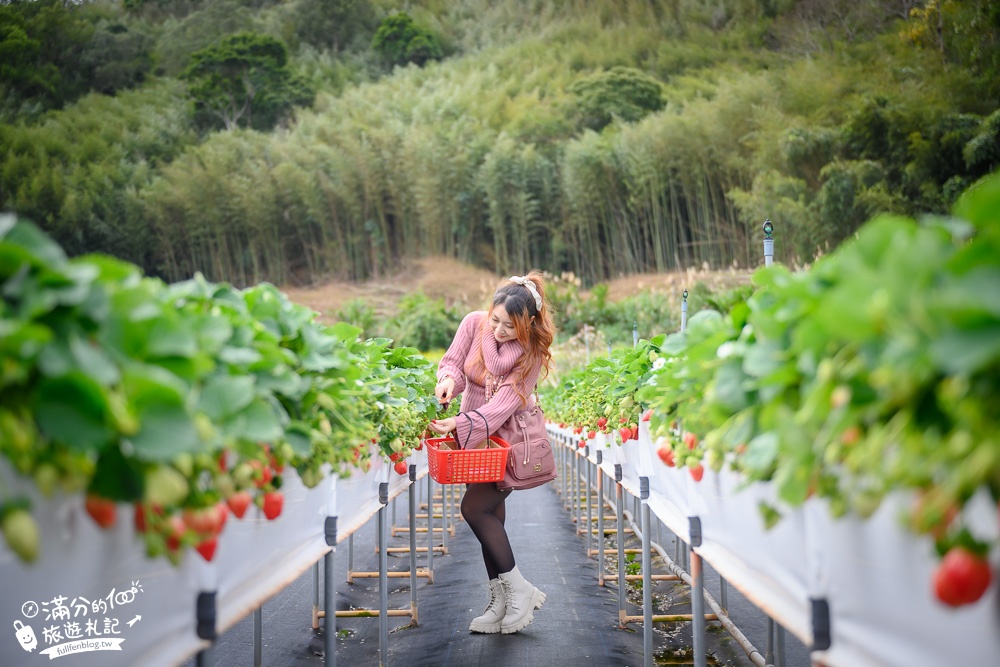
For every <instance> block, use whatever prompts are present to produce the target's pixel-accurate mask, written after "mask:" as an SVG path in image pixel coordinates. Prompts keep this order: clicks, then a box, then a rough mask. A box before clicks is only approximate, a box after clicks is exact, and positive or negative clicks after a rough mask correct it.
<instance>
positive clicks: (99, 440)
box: [34, 372, 115, 450]
mask: <svg viewBox="0 0 1000 667" xmlns="http://www.w3.org/2000/svg"><path fill="white" fill-rule="evenodd" d="M34 412H35V419H36V420H37V421H38V426H39V428H40V429H41V430H42V432H43V433H45V434H46V435H47V436H48V437H49V438H51V439H53V440H55V441H57V442H61V443H64V444H66V445H68V446H70V447H72V448H74V449H81V450H82V449H100V448H103V447H104V446H106V445H107V444H109V443H110V442H111V441H112V439H113V438H114V437H115V434H114V432H113V431H112V429H111V428H110V427H109V426H108V424H109V410H108V400H107V396H106V395H105V394H104V390H103V389H102V388H101V386H100V385H99V384H98V383H97V382H95V381H94V380H93V379H91V378H89V377H87V376H86V375H83V374H82V373H79V372H72V373H67V374H66V375H64V376H62V377H57V378H46V379H44V380H42V381H41V382H40V383H39V386H38V392H37V394H36V395H35V398H34Z"/></svg>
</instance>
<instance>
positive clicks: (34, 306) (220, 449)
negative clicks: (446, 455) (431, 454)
mask: <svg viewBox="0 0 1000 667" xmlns="http://www.w3.org/2000/svg"><path fill="white" fill-rule="evenodd" d="M0 287H2V292H3V299H2V300H0V331H2V332H3V334H2V335H0V457H2V458H3V459H5V460H6V462H7V463H8V464H9V466H10V468H12V469H13V470H14V471H15V472H16V473H18V474H20V475H22V476H25V477H29V478H32V479H33V480H34V482H35V484H36V486H37V487H38V489H39V490H40V491H41V492H42V493H43V494H46V495H49V494H52V493H53V492H54V491H55V490H56V489H57V488H61V489H62V491H63V492H66V493H82V494H85V495H86V501H85V502H81V506H84V505H85V506H86V510H87V511H88V513H89V514H90V515H91V516H92V517H93V519H94V520H95V521H96V522H97V523H98V525H101V526H109V525H111V524H112V523H113V522H114V520H115V510H116V505H117V503H122V502H128V503H133V504H134V505H135V506H136V508H137V509H136V515H135V517H134V520H135V522H136V525H137V528H139V529H140V530H139V533H140V535H141V536H142V539H143V540H144V541H145V544H146V550H147V553H148V554H149V555H151V556H157V555H161V554H166V555H167V556H168V557H169V558H171V560H172V561H175V562H176V561H177V560H178V559H179V558H180V557H181V556H182V554H183V549H184V548H185V547H189V546H191V547H196V546H198V545H203V546H202V551H204V553H203V554H202V555H203V556H205V557H209V554H211V553H214V552H212V549H211V547H210V545H209V544H208V543H209V542H210V540H211V538H212V537H213V536H214V535H218V534H219V533H220V532H221V530H222V526H223V524H222V522H221V521H220V522H218V525H217V527H213V528H212V529H211V530H206V528H209V527H210V526H209V524H210V523H212V521H213V518H212V513H213V512H214V513H215V516H216V517H218V512H219V510H218V507H220V503H222V502H227V503H228V504H229V506H230V507H231V508H232V511H233V512H234V513H236V514H237V515H242V513H243V512H245V511H246V507H247V505H248V504H249V502H257V503H258V504H259V505H261V506H262V509H265V514H266V515H274V516H277V515H278V514H280V503H279V502H278V501H276V500H275V498H278V497H280V488H281V485H282V481H283V479H282V476H283V475H284V474H287V471H288V468H289V466H291V467H294V468H295V470H296V472H297V473H298V475H299V476H300V477H301V479H302V481H303V483H304V484H305V485H306V486H307V487H311V486H315V485H316V484H318V483H319V482H320V481H321V480H322V479H323V477H324V476H325V475H326V474H330V473H331V472H332V474H338V475H346V474H349V473H350V471H351V470H352V469H354V468H355V467H362V468H364V467H366V466H367V464H368V454H367V449H366V448H363V447H359V443H367V442H369V441H370V440H371V439H373V438H374V439H375V440H376V441H377V442H379V443H380V445H381V446H382V448H383V451H385V453H387V454H388V453H389V452H390V451H396V452H401V453H403V454H408V453H409V451H410V449H411V448H412V447H414V446H416V445H417V444H418V443H419V436H420V433H421V431H422V430H423V427H424V426H425V425H426V422H427V421H428V419H429V418H430V417H432V416H433V415H434V413H435V412H436V411H437V408H438V405H437V401H436V399H435V398H434V397H433V386H434V383H433V375H432V373H431V365H430V363H429V362H427V361H426V360H425V359H423V357H421V356H420V355H419V354H418V353H417V351H416V350H414V349H413V348H392V347H391V345H390V342H391V341H388V340H386V339H375V340H369V341H361V340H359V339H358V333H359V330H358V329H356V328H354V327H350V326H348V325H344V324H338V325H335V326H330V327H328V326H325V325H322V324H320V323H318V322H317V321H316V318H315V313H313V312H312V311H310V310H308V309H306V308H304V307H301V306H297V305H295V304H292V303H290V302H289V301H288V299H287V298H286V297H285V296H284V295H283V294H282V293H281V292H280V291H278V290H277V289H276V288H275V287H273V286H271V285H266V284H263V285H258V286H255V287H251V288H248V289H243V290H239V289H236V288H234V287H232V286H230V285H226V284H215V283H210V282H208V281H206V280H205V279H204V278H203V277H202V276H200V275H196V276H195V277H193V278H192V279H190V280H187V281H183V282H180V283H176V284H172V285H167V284H165V283H163V282H162V281H159V280H157V279H153V278H147V277H144V276H142V275H141V273H140V272H139V270H138V269H137V268H136V267H135V266H133V265H130V264H127V263H124V262H120V261H118V260H115V259H111V258H108V257H99V256H88V257H78V258H73V259H70V258H67V257H66V255H65V254H64V253H63V251H62V249H61V248H59V246H58V245H56V244H55V243H53V242H52V241H51V240H49V239H48V238H47V237H46V236H45V235H44V234H43V233H42V232H40V231H39V230H38V229H37V228H36V227H34V226H33V225H31V224H29V223H26V222H19V221H17V220H16V218H15V217H14V216H12V215H2V216H0ZM265 499H268V500H265ZM0 503H2V504H3V506H4V507H8V506H11V507H15V506H16V507H20V508H21V510H20V511H24V512H29V511H30V508H29V507H28V506H27V502H26V500H25V499H23V498H13V497H12V498H6V499H0ZM12 516H13V519H10V521H9V523H10V525H11V526H12V528H11V529H10V530H5V535H6V534H9V535H11V536H13V537H12V538H11V539H10V540H8V544H10V545H11V546H12V547H14V548H16V549H18V550H19V551H18V553H20V554H21V555H22V557H27V556H29V555H31V554H32V553H33V550H32V549H31V548H30V546H31V540H30V539H27V538H29V537H30V535H29V533H30V532H31V531H30V527H28V523H27V522H25V521H24V517H23V515H21V514H19V513H15V514H13V515H12ZM28 516H29V518H30V514H28ZM212 525H213V526H214V525H215V524H214V523H213V524H212ZM26 527H28V528H26ZM15 529H16V530H15ZM15 545H17V546H15Z"/></svg>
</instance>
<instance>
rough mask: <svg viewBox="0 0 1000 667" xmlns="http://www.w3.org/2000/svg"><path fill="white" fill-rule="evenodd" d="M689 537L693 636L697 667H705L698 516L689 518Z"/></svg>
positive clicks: (699, 521)
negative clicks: (696, 548) (698, 549)
mask: <svg viewBox="0 0 1000 667" xmlns="http://www.w3.org/2000/svg"><path fill="white" fill-rule="evenodd" d="M688 524H689V528H688V536H689V538H690V540H691V544H690V546H689V547H688V551H689V553H690V557H691V580H692V586H691V634H692V635H693V637H692V640H693V644H694V664H695V667H705V664H706V659H705V658H706V653H705V573H704V572H703V571H702V563H701V556H700V555H698V552H697V551H695V547H700V546H701V519H699V518H698V517H696V516H693V517H689V518H688Z"/></svg>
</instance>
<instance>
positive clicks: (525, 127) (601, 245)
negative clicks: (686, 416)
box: [0, 0, 1000, 286]
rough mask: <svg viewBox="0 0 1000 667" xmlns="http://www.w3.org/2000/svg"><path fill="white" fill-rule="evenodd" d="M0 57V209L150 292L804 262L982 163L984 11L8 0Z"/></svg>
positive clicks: (916, 206) (991, 100)
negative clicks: (212, 283)
mask: <svg viewBox="0 0 1000 667" xmlns="http://www.w3.org/2000/svg"><path fill="white" fill-rule="evenodd" d="M399 10H403V11H404V12H405V13H400V11H399ZM0 53H2V54H3V58H2V62H3V65H2V66H0V67H2V78H0V123H2V125H0V155H2V156H3V160H2V166H0V208H3V209H12V210H16V211H17V212H18V213H19V214H21V215H23V216H25V217H28V218H30V219H33V220H34V221H35V222H37V223H38V224H39V225H40V226H41V227H42V228H43V229H45V230H46V231H47V232H48V233H50V234H51V235H52V236H53V237H54V238H55V239H56V240H57V241H58V242H59V243H60V244H61V245H62V246H63V247H64V248H66V250H67V251H68V252H70V253H72V254H82V253H87V252H93V251H102V252H110V253H112V254H114V255H116V256H118V257H121V258H123V259H127V260H129V261H132V262H135V263H137V264H139V265H140V266H141V267H142V268H143V269H144V270H146V271H147V272H148V273H151V274H155V275H158V276H161V277H163V278H165V279H167V280H180V279H183V278H186V277H189V276H191V275H193V274H194V273H195V272H199V271H200V272H202V273H203V274H205V275H206V276H207V277H208V279H210V280H225V281H230V282H232V283H234V284H236V285H238V286H242V285H249V284H255V283H257V282H260V281H271V282H274V283H277V284H283V285H286V284H287V285H292V284H309V283H313V282H315V281H317V280H319V279H321V278H335V279H346V280H358V279H363V278H370V277H378V276H385V275H391V274H392V273H393V272H394V271H395V269H396V266H397V264H398V262H399V261H400V260H401V259H406V258H420V257H429V256H437V255H445V256H450V257H453V258H455V259H458V260H460V261H464V262H469V263H472V264H475V265H477V266H481V267H483V268H485V269H487V270H489V271H491V272H496V273H506V272H518V273H521V272H523V271H525V270H526V269H528V268H531V267H541V268H544V269H547V270H549V271H551V272H554V273H559V272H562V271H571V272H573V273H574V274H575V275H576V276H579V277H580V278H581V279H582V280H583V281H584V284H586V285H590V284H593V283H595V282H597V281H602V280H606V279H607V278H610V277H615V276H618V275H620V274H628V273H640V272H667V271H675V270H685V269H688V268H690V267H699V268H700V267H702V266H704V265H706V264H707V265H708V266H710V267H716V268H728V267H732V266H734V265H736V266H739V267H747V266H752V265H756V264H757V263H758V262H759V255H760V252H759V239H760V231H759V230H760V224H761V222H763V220H764V219H765V218H770V219H771V220H772V221H773V222H774V225H775V229H776V236H777V237H778V238H779V239H780V242H779V244H778V246H777V247H778V250H779V253H781V256H780V257H779V259H780V260H783V261H785V262H788V263H791V262H794V261H796V260H799V261H810V260H811V259H812V258H813V257H814V256H815V255H816V254H817V253H824V252H827V251H829V250H830V249H832V248H833V247H834V246H836V245H837V244H839V243H840V242H841V241H842V240H843V239H845V238H847V237H849V236H851V235H852V234H853V233H854V232H855V231H856V230H857V229H858V227H859V226H860V225H861V224H862V223H863V222H864V221H865V220H868V219H869V218H870V217H871V216H872V215H873V214H875V213H878V212H893V213H899V214H905V215H911V216H919V215H921V214H924V213H943V212H946V211H948V210H949V209H950V207H951V204H952V203H953V202H954V201H955V199H956V198H957V196H958V194H959V193H960V192H962V191H963V190H964V189H965V188H966V187H967V186H968V185H970V184H971V183H972V182H974V181H975V180H976V179H978V178H980V177H981V176H983V175H985V174H987V173H989V172H991V171H993V170H995V169H996V168H997V166H998V164H1000V111H998V109H1000V7H998V5H997V4H996V3H993V2H990V1H989V0H967V1H964V2H958V1H956V0H926V1H917V0H865V1H850V0H826V1H822V0H803V1H797V2H796V1H793V0H589V1H585V0H530V1H527V0H448V1H444V0H414V1H412V2H407V3H403V4H402V5H400V4H399V3H395V2H388V1H387V0H384V1H383V0H286V1H274V0H218V1H217V0H213V1H212V2H208V1H199V0H184V1H177V2H159V1H156V2H154V1H145V0H125V1H124V2H123V3H119V2H112V1H110V0H99V1H96V2H84V3H67V4H63V3H62V2H60V1H57V0H33V1H31V2H26V1H24V0H14V1H12V2H7V3H4V4H2V5H0Z"/></svg>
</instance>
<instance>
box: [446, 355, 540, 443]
mask: <svg viewBox="0 0 1000 667" xmlns="http://www.w3.org/2000/svg"><path fill="white" fill-rule="evenodd" d="M541 372H542V368H541V366H537V367H536V368H535V369H534V370H532V371H530V372H529V373H528V375H527V376H525V378H524V381H523V382H522V383H521V391H522V392H523V393H524V394H525V396H527V397H528V403H527V404H524V403H522V402H521V397H520V396H518V395H517V392H516V391H515V390H514V385H513V384H510V383H505V384H503V385H502V386H501V387H500V389H498V390H497V393H496V394H494V396H493V399H492V400H491V401H490V402H489V403H486V404H485V405H482V406H480V407H479V408H477V410H479V413H480V414H476V413H475V412H472V411H469V412H462V413H459V415H458V417H457V422H456V425H455V432H456V434H457V435H458V442H459V444H460V445H463V446H464V445H465V444H466V443H468V444H469V446H470V447H474V446H475V445H477V444H479V443H480V442H482V441H483V440H485V439H486V437H487V436H488V435H490V434H492V433H496V431H497V429H499V428H500V425H501V424H503V423H504V422H505V421H507V420H508V419H510V417H511V416H512V415H515V414H517V413H518V412H520V411H521V410H523V409H524V408H526V407H529V406H531V405H532V404H533V403H534V399H533V398H532V397H531V395H530V393H531V392H533V391H534V390H535V385H536V384H538V377H539V375H541ZM463 415H468V418H466V417H465V416H463ZM480 415H481V416H480ZM487 423H489V433H487V432H486V426H487Z"/></svg>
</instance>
